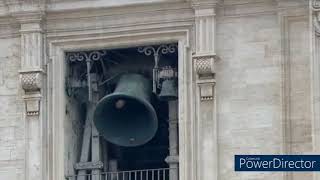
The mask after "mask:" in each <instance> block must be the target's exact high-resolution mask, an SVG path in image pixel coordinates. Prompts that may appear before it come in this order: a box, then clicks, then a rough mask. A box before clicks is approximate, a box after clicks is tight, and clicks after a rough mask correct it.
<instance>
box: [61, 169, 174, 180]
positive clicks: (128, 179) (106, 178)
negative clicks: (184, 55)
mask: <svg viewBox="0 0 320 180" xmlns="http://www.w3.org/2000/svg"><path fill="white" fill-rule="evenodd" d="M175 172H177V169H174V168H161V169H143V170H131V171H118V172H101V173H98V174H85V175H70V176H66V180H80V179H81V180H169V176H170V173H175Z"/></svg>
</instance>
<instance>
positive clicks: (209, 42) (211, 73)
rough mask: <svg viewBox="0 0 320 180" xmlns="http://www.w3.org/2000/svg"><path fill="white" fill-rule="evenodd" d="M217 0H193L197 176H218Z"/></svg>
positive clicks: (207, 179)
mask: <svg viewBox="0 0 320 180" xmlns="http://www.w3.org/2000/svg"><path fill="white" fill-rule="evenodd" d="M218 3H219V2H218V1H200V0H199V1H193V8H194V11H195V38H196V39H195V48H194V49H195V52H194V53H193V57H192V58H193V62H194V71H195V73H196V76H197V86H198V89H197V91H198V99H197V101H198V102H197V106H198V107H197V109H198V112H197V123H196V132H197V147H198V149H197V160H198V162H197V179H201V180H217V179H218V169H217V164H218V151H217V149H218V148H217V146H218V143H217V122H216V121H217V120H216V117H215V114H216V111H215V66H214V63H215V60H216V55H215V7H216V5H217V4H218Z"/></svg>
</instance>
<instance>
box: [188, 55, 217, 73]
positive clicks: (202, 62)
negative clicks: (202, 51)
mask: <svg viewBox="0 0 320 180" xmlns="http://www.w3.org/2000/svg"><path fill="white" fill-rule="evenodd" d="M193 61H194V68H195V71H196V73H197V74H198V75H199V76H208V75H213V74H214V71H215V69H214V61H215V56H214V55H200V56H193Z"/></svg>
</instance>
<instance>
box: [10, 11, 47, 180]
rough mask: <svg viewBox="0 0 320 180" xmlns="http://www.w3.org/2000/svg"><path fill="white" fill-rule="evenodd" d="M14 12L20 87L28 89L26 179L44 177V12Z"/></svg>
mask: <svg viewBox="0 0 320 180" xmlns="http://www.w3.org/2000/svg"><path fill="white" fill-rule="evenodd" d="M14 16H15V17H16V19H17V20H18V21H19V22H20V24H21V30H20V32H21V70H20V80H21V87H22V88H23V90H24V91H25V94H24V96H23V99H24V101H25V146H26V147H25V148H26V149H25V150H26V151H25V179H26V180H42V179H43V174H42V172H43V170H44V169H45V167H46V166H45V163H43V162H42V161H43V157H42V155H43V153H44V151H43V147H42V144H44V143H42V142H43V140H44V138H45V136H43V134H44V133H42V131H43V129H44V127H45V126H44V124H43V123H44V122H43V118H42V117H43V115H44V113H41V112H43V109H42V107H43V102H42V95H43V94H44V93H43V89H44V88H42V87H43V85H44V83H43V78H42V77H43V69H42V67H43V51H44V49H43V48H44V47H43V46H44V43H43V35H42V23H41V22H42V17H43V16H42V13H41V12H39V11H36V12H16V13H14Z"/></svg>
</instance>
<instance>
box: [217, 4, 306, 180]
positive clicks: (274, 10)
mask: <svg viewBox="0 0 320 180" xmlns="http://www.w3.org/2000/svg"><path fill="white" fill-rule="evenodd" d="M227 2H228V3H229V4H228V5H226V6H225V7H224V8H222V9H220V11H219V14H218V24H217V54H218V55H219V57H220V58H221V60H220V61H218V62H217V85H216V87H217V106H218V107H217V108H218V110H217V111H218V114H217V116H218V117H217V119H218V132H219V158H220V160H219V168H220V171H219V172H220V178H221V179H283V178H284V177H286V176H287V175H286V174H282V173H270V172H268V173H235V172H234V163H233V161H234V157H233V155H235V154H284V153H288V154H291V153H297V154H309V153H311V152H312V138H311V136H312V129H311V123H312V120H311V108H310V105H311V102H310V99H311V94H310V92H311V91H310V83H311V82H310V80H311V79H310V78H311V77H310V54H309V51H310V47H309V43H310V41H309V35H310V34H309V32H310V29H309V19H308V6H307V3H305V2H303V1H300V2H297V1H292V2H289V1H287V2H284V1H282V2H278V3H275V2H272V1H269V2H267V1H264V2H262V1H261V2H259V3H256V4H255V5H254V3H252V4H242V3H241V2H239V1H238V2H236V1H227ZM288 176H289V177H290V176H292V179H312V174H311V173H299V174H294V175H292V174H291V175H288Z"/></svg>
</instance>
